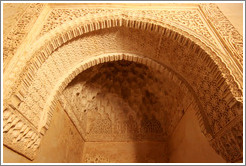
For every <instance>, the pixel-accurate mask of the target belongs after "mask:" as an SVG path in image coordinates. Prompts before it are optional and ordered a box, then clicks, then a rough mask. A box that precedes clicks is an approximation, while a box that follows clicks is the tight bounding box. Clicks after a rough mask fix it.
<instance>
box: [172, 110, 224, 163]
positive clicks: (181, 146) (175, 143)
mask: <svg viewBox="0 0 246 166" xmlns="http://www.w3.org/2000/svg"><path fill="white" fill-rule="evenodd" d="M195 114H196V111H195V109H194V107H193V106H192V105H191V106H190V107H189V108H188V110H187V111H186V114H185V115H184V116H183V117H182V119H181V121H180V123H179V124H178V125H177V127H176V129H175V131H174V132H173V134H172V136H171V138H170V139H169V141H170V142H169V144H168V145H169V151H168V152H169V155H170V156H169V162H171V163H187V162H188V163H208V162H209V163H225V162H226V161H225V160H224V159H223V158H222V157H221V156H219V155H218V154H217V153H216V152H215V151H214V149H212V147H211V146H210V145H209V142H208V141H207V140H206V138H205V137H204V135H203V134H202V133H201V129H200V127H199V125H198V124H199V122H198V119H197V118H196V115H195Z"/></svg>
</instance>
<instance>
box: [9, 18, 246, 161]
mask: <svg viewBox="0 0 246 166" xmlns="http://www.w3.org/2000/svg"><path fill="white" fill-rule="evenodd" d="M112 27H129V28H134V29H140V30H145V31H151V32H155V33H158V34H160V35H161V36H165V37H168V38H170V39H172V40H175V41H177V42H178V43H181V44H182V45H183V46H186V47H188V48H189V49H190V50H192V51H194V52H196V53H197V54H198V56H200V57H202V59H203V60H204V63H205V64H206V65H207V66H211V65H212V66H213V62H215V63H216V65H214V66H215V67H217V65H218V68H219V72H218V75H219V74H220V73H222V75H223V77H221V78H219V82H221V80H223V78H225V80H226V83H224V82H223V81H222V82H223V84H225V87H227V84H228V85H229V87H230V91H228V93H227V94H226V100H227V102H228V103H231V105H235V103H237V101H240V102H242V88H241V87H242V86H241V84H242V82H240V80H241V78H242V74H241V73H240V72H238V69H237V68H236V67H235V66H227V65H226V64H230V62H231V61H233V60H232V59H231V58H228V59H227V58H224V57H227V56H228V55H224V54H222V53H221V51H220V50H219V49H217V48H216V47H215V46H214V45H213V44H211V43H210V42H209V41H207V39H205V38H203V37H202V36H199V35H198V34H196V33H194V32H193V31H190V30H189V29H187V28H185V27H182V26H179V25H177V24H175V23H172V22H163V21H162V22H159V21H157V20H155V19H153V18H152V17H150V18H148V17H147V16H145V17H144V18H143V17H140V16H135V15H126V14H119V15H114V14H113V15H108V14H107V15H103V16H101V17H93V18H91V17H85V18H78V19H75V20H72V21H71V22H68V23H66V24H62V25H61V26H59V27H58V28H56V29H54V30H51V31H50V32H48V33H47V34H45V35H44V36H43V37H41V38H40V39H39V40H38V41H37V42H35V43H34V44H33V45H32V46H30V48H29V50H26V52H25V56H26V59H27V60H25V59H22V61H21V60H20V61H19V62H18V64H17V65H16V68H14V69H13V71H14V72H12V73H11V74H10V75H9V76H8V78H6V79H5V80H6V81H5V82H4V89H5V93H4V103H6V106H5V108H4V110H9V107H11V105H14V106H18V105H19V104H20V103H21V102H22V101H23V98H24V97H25V95H26V94H27V91H28V90H29V87H30V86H31V85H32V82H33V80H34V79H35V75H36V72H37V71H38V70H39V68H40V67H41V66H42V65H43V64H44V63H45V61H46V60H47V58H48V57H50V55H51V54H52V53H53V52H54V51H56V49H57V48H59V47H61V46H62V45H63V44H64V43H68V42H69V41H71V40H72V39H74V38H76V37H78V36H81V35H82V34H85V33H88V32H93V31H96V30H98V29H106V28H112ZM160 42H161V40H160ZM204 50H205V52H204ZM157 56H158V55H157ZM127 57H128V56H127ZM109 60H110V59H108V61H109ZM113 60H114V59H113ZM126 60H131V57H129V59H128V58H127V59H126ZM104 61H107V59H106V60H104ZM99 62H100V60H99ZM97 63H98V62H97V61H92V62H88V63H85V65H84V66H83V68H88V67H90V66H92V65H95V64H97ZM233 67H235V68H233ZM19 69H23V70H19ZM78 71H79V70H78ZM78 71H77V70H75V71H72V72H74V73H72V74H71V75H72V76H68V77H64V78H63V77H62V78H60V80H61V81H62V83H61V84H60V85H61V87H62V88H65V85H66V84H67V83H68V82H69V81H70V80H71V79H72V77H73V76H74V75H76V72H78ZM236 74H238V75H236ZM216 75H217V74H216ZM234 76H235V77H234ZM172 77H173V76H171V78H172ZM238 78H239V79H238ZM56 86H57V87H53V91H52V92H51V94H49V96H48V97H49V98H48V99H47V100H46V101H45V103H46V104H45V108H44V109H43V110H44V111H43V115H42V117H41V121H40V122H45V123H41V124H40V125H39V127H38V130H39V131H40V132H41V133H42V134H44V132H45V130H46V129H47V128H48V125H49V122H50V120H51V118H50V117H52V111H49V110H52V109H54V105H55V104H56V102H57V101H58V98H57V96H56V93H57V92H60V91H61V89H62V88H61V89H60V86H59V84H58V83H57V84H56ZM231 92H232V93H231ZM36 99H38V98H35V99H34V100H36ZM198 107H199V106H198ZM14 112H16V113H18V111H17V110H14ZM6 113H7V112H4V116H6V117H8V116H7V115H8V114H7V115H6ZM20 117H22V119H24V120H26V121H28V120H27V119H28V118H26V117H24V116H23V115H20ZM5 119H8V118H5ZM13 119H17V121H18V118H17V117H13ZM199 119H201V120H200V122H201V123H202V124H203V122H204V116H200V118H199ZM24 120H23V121H24ZM6 124H8V123H5V125H6ZM27 124H28V123H27ZM5 125H4V127H5ZM12 126H13V127H15V125H12ZM28 126H29V127H30V128H34V129H33V130H34V131H37V128H36V127H34V126H33V125H32V124H31V123H29V124H28ZM43 126H45V127H44V128H42V127H43ZM202 128H206V129H205V130H204V129H203V131H205V132H204V133H205V135H206V136H207V137H208V138H209V139H211V137H210V136H209V134H210V133H209V134H207V132H206V131H208V130H209V129H207V128H208V127H202ZM9 132H10V131H9V130H6V133H9ZM16 132H17V133H19V134H20V133H21V132H20V131H18V130H17V131H16ZM16 132H15V133H16ZM10 133H11V132H10ZM4 137H5V138H8V140H13V141H14V140H15V139H12V136H11V135H6V134H5V136H4ZM28 138H29V137H28ZM31 138H32V137H31ZM222 141H223V140H222ZM5 144H7V145H9V146H13V147H15V146H18V145H15V144H11V143H10V142H8V141H5ZM38 144H39V143H38ZM34 145H35V146H34V147H35V148H37V147H38V146H36V144H35V143H34ZM222 145H223V146H226V143H225V142H222ZM22 148H23V149H21V148H19V149H21V150H19V151H20V152H21V153H23V154H24V155H27V156H30V158H32V156H31V155H29V153H26V152H25V151H26V149H25V148H24V147H22ZM17 149H18V148H17ZM219 151H221V149H220V147H219ZM228 160H229V161H230V159H228Z"/></svg>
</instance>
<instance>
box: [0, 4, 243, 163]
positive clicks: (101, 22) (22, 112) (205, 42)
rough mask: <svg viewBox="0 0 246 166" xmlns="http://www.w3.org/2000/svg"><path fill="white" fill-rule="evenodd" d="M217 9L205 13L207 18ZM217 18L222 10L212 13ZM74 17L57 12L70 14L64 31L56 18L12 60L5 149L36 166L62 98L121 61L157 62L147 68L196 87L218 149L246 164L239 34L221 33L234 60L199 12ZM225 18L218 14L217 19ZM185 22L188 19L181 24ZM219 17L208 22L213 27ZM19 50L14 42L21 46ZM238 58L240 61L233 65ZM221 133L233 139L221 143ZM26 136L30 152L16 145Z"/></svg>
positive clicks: (6, 99)
mask: <svg viewBox="0 0 246 166" xmlns="http://www.w3.org/2000/svg"><path fill="white" fill-rule="evenodd" d="M211 6H212V5H210V6H209V7H206V5H204V6H201V10H202V11H203V13H204V14H205V15H206V11H207V10H210V9H209V8H211ZM211 10H217V9H216V8H214V7H213V6H212V9H211ZM67 11H68V12H67ZM67 11H66V10H60V9H56V10H53V12H54V13H53V14H54V15H57V13H56V12H61V14H62V15H64V12H65V13H68V14H65V15H67V17H65V21H64V23H63V24H61V25H59V26H57V25H56V23H54V22H55V21H54V20H53V17H52V14H51V15H50V16H49V17H48V18H49V19H48V24H47V25H44V27H43V30H42V31H41V35H42V34H44V32H45V34H44V35H43V36H40V38H39V39H38V40H37V41H36V42H35V43H33V44H32V45H31V46H30V47H27V48H26V50H24V51H23V56H18V57H15V56H14V57H13V58H12V59H15V61H16V62H17V63H16V65H13V66H14V67H13V68H11V69H10V68H7V67H8V66H7V67H6V68H5V73H4V74H5V75H4V85H3V86H4V112H3V116H4V117H5V121H4V126H3V127H4V128H5V129H4V131H5V133H4V144H5V145H7V146H9V147H11V148H13V149H15V150H16V151H18V152H20V153H22V154H24V155H26V156H27V157H29V158H32V157H33V153H32V151H35V150H36V148H37V147H38V145H39V142H40V138H41V135H42V134H44V131H43V130H41V128H42V127H43V126H45V128H46V129H47V128H48V125H49V122H50V119H51V117H52V111H50V110H52V109H54V106H55V104H56V102H57V101H58V99H59V98H58V94H61V92H62V91H63V90H64V88H65V87H66V86H67V85H68V83H69V82H70V81H71V80H72V79H73V78H74V77H75V76H76V75H78V74H79V73H80V72H82V71H84V70H85V69H87V68H89V67H91V66H95V65H96V64H99V63H102V62H109V61H114V60H121V59H122V57H124V56H123V55H126V56H125V58H126V59H125V60H128V61H138V60H139V59H145V58H147V59H148V58H149V59H151V60H150V61H147V60H146V62H152V61H153V62H154V61H156V62H158V64H160V66H164V68H165V69H166V70H168V71H171V72H170V73H173V74H171V76H170V77H171V78H172V77H173V75H177V77H176V78H179V79H180V80H181V81H180V82H183V83H184V84H185V87H186V86H187V87H190V88H189V90H187V91H190V92H191V93H192V96H194V97H195V100H196V101H197V104H198V106H197V107H199V110H200V112H199V115H198V116H199V118H200V119H201V124H203V125H204V126H203V128H205V129H204V130H203V131H204V134H205V135H206V136H207V137H208V139H209V140H210V142H211V145H212V146H213V147H214V148H215V149H216V151H217V152H218V153H220V154H221V155H222V156H223V157H224V158H225V159H226V160H227V161H229V162H234V161H237V160H240V159H241V158H242V150H241V149H242V148H241V147H242V144H241V140H242V137H241V135H240V134H241V133H242V132H243V131H242V123H241V121H238V118H239V117H242V97H243V95H242V94H243V93H242V85H243V81H242V80H243V79H242V78H243V74H242V70H241V69H240V68H241V67H240V66H242V65H241V64H242V56H241V55H242V54H241V53H242V51H241V48H242V44H241V43H242V41H241V38H240V36H239V35H238V34H235V33H234V32H233V31H234V30H233V28H232V33H230V35H229V36H226V35H227V34H228V33H224V31H223V29H220V30H218V31H219V34H220V35H221V36H222V39H223V40H225V41H226V42H224V43H226V45H227V44H228V43H229V46H228V47H227V49H229V50H230V51H231V54H227V53H226V54H224V53H223V50H220V49H219V48H217V47H216V45H215V44H216V43H217V41H216V40H214V39H212V38H211V35H210V34H209V32H207V30H206V27H205V26H204V24H203V22H202V21H201V19H200V17H199V13H197V12H196V11H190V12H186V11H185V12H184V11H175V10H174V12H172V11H160V10H142V11H141V10H137V11H135V10H119V11H113V12H110V11H106V10H102V11H98V13H97V14H93V12H95V10H85V13H86V12H87V13H86V14H85V16H84V17H81V16H82V15H83V12H82V13H81V12H79V11H78V10H75V11H74V13H73V11H69V10H67ZM90 13H91V14H90ZM221 14H222V13H220V12H215V15H216V16H217V15H218V16H221ZM37 15H38V14H37ZM183 15H184V17H183V18H182V19H181V18H180V17H179V16H183ZM76 17H78V18H76ZM186 17H187V18H186ZM212 17H213V16H212V15H211V17H208V16H207V17H206V18H207V19H208V20H210V21H211V22H212ZM28 18H29V17H28ZM167 18H168V19H169V18H170V19H169V20H171V21H168V20H167ZM191 18H193V19H191ZM219 18H220V19H221V21H220V22H221V24H223V25H225V26H230V25H231V24H230V23H229V22H228V21H225V19H224V17H219ZM67 20H71V21H67ZM187 20H191V21H187ZM192 20H195V22H194V21H192ZM223 20H224V21H223ZM60 22H63V20H60ZM53 23H54V25H53ZM196 23H198V25H197V24H196ZM49 24H50V25H49ZM58 24H60V23H59V21H58ZM211 24H214V23H211ZM218 26H220V24H219V25H217V24H216V25H215V29H218ZM199 31H201V32H199ZM199 34H202V35H199ZM13 36H14V35H13ZM18 41H19V40H18ZM95 41H97V42H96V43H97V46H95ZM11 42H14V41H13V39H11ZM10 45H11V44H10ZM16 47H17V45H16ZM9 48H11V47H9ZM105 48H107V50H106V49H105ZM66 49H67V50H66ZM4 51H6V47H5V48H4ZM230 51H229V52H230ZM69 52H70V53H69ZM115 52H119V53H121V54H120V55H121V56H112V53H115ZM127 53H130V54H127ZM174 53H175V54H174ZM11 54H13V53H11ZM11 54H10V55H11ZM234 54H235V55H236V59H235V58H233V55H234ZM100 55H103V56H100ZM128 55H129V56H128ZM132 55H134V56H132ZM174 55H175V56H174ZM97 57H98V58H97ZM115 57H117V58H118V59H117V58H116V59H114V58H115ZM136 57H137V58H136ZM18 58H19V59H18ZM94 58H95V59H94ZM110 58H113V59H110ZM134 58H135V59H134ZM51 68H52V70H50V69H51ZM6 73H8V74H6ZM68 73H69V74H68ZM179 79H178V80H179ZM44 82H45V84H43V83H44ZM26 110H28V111H26ZM10 112H11V113H10ZM10 115H13V116H10ZM17 115H18V116H17ZM9 117H11V120H12V119H13V122H15V123H16V122H19V121H22V123H24V124H25V125H26V126H27V127H28V130H29V129H30V131H32V132H31V134H30V135H31V137H30V136H29V135H28V134H23V131H22V130H21V129H20V127H19V126H21V123H19V124H18V125H17V123H16V125H15V123H13V124H12V123H10V120H8V119H9ZM31 119H33V121H32V120H31ZM37 121H39V122H40V123H37ZM234 122H235V123H234ZM230 124H234V125H235V127H232V126H230ZM25 125H23V126H25ZM8 126H10V128H9V127H8ZM16 127H17V128H16ZM16 133H17V134H16ZM220 133H223V134H224V135H225V136H224V137H221V136H220ZM230 133H231V134H230ZM18 135H20V136H21V135H22V136H21V137H24V138H25V137H26V136H27V137H26V139H31V140H32V141H31V142H32V144H31V145H29V144H28V146H27V142H26V141H24V140H26V139H23V140H22V139H21V140H20V141H19V142H21V143H20V144H17V143H16V142H15V141H14V140H19V138H18ZM16 136H17V137H16ZM17 138H18V139H17ZM12 141H13V142H12ZM230 141H232V142H236V143H235V144H232V145H233V146H232V147H230V148H231V149H234V151H233V154H234V155H233V156H230V149H228V147H227V142H230ZM21 144H22V145H23V146H22V145H21ZM20 145H21V146H20ZM234 146H237V147H234ZM25 147H29V149H26V148H25Z"/></svg>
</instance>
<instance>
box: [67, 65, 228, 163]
mask: <svg viewBox="0 0 246 166" xmlns="http://www.w3.org/2000/svg"><path fill="white" fill-rule="evenodd" d="M156 72H157V71H152V70H151V69H149V68H148V67H146V66H144V65H141V64H137V63H132V62H127V61H124V60H123V61H117V62H109V63H106V64H100V65H98V66H94V67H92V68H90V69H88V70H86V71H84V72H83V73H81V74H80V75H79V76H77V77H76V78H75V79H74V80H73V81H72V82H71V83H70V84H69V85H68V87H67V88H66V89H65V90H64V92H63V95H64V96H65V98H66V100H68V101H69V103H71V105H76V108H79V110H77V111H76V112H77V113H75V114H77V115H76V116H77V117H79V118H78V119H79V120H80V121H81V124H83V127H82V128H83V131H82V133H84V135H83V136H84V138H85V139H86V141H87V142H86V143H85V147H84V153H83V157H82V162H91V163H94V162H98V163H100V162H103V163H104V162H106V163H108V162H113V163H166V162H169V161H170V162H225V161H224V160H223V159H222V158H221V157H220V156H218V155H217V154H216V153H215V152H214V150H213V149H212V148H211V147H210V145H209V143H208V142H207V140H206V138H205V136H204V135H203V134H202V133H201V130H200V127H199V123H198V122H197V119H196V116H195V115H194V116H193V113H194V110H193V108H192V106H191V107H190V108H189V112H192V113H187V115H186V116H185V117H186V118H183V119H182V120H181V122H180V119H181V118H182V115H183V114H184V112H185V111H184V109H187V107H186V106H187V105H186V103H187V100H185V96H184V95H183V94H182V92H181V91H180V89H179V87H177V86H175V84H173V83H172V82H169V81H168V80H167V79H166V78H164V77H163V76H160V75H158V73H156ZM75 94H76V95H75ZM175 113H176V114H175ZM191 115H192V116H191ZM187 117H188V119H187ZM179 122H180V123H182V124H180V123H179ZM178 123H179V125H178ZM193 125H194V126H193ZM175 126H177V128H176V130H174V129H175ZM173 131H174V133H173ZM170 133H173V134H172V136H171V137H170V136H169V135H170ZM167 143H169V144H170V145H168V144H167ZM177 145H179V146H177ZM168 147H169V149H168ZM181 154H182V155H181Z"/></svg>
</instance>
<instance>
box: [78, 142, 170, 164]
mask: <svg viewBox="0 0 246 166" xmlns="http://www.w3.org/2000/svg"><path fill="white" fill-rule="evenodd" d="M84 147H85V148H84V153H83V157H82V162H83V163H165V162H167V155H166V150H167V148H166V143H165V142H86V143H85V145H84Z"/></svg>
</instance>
